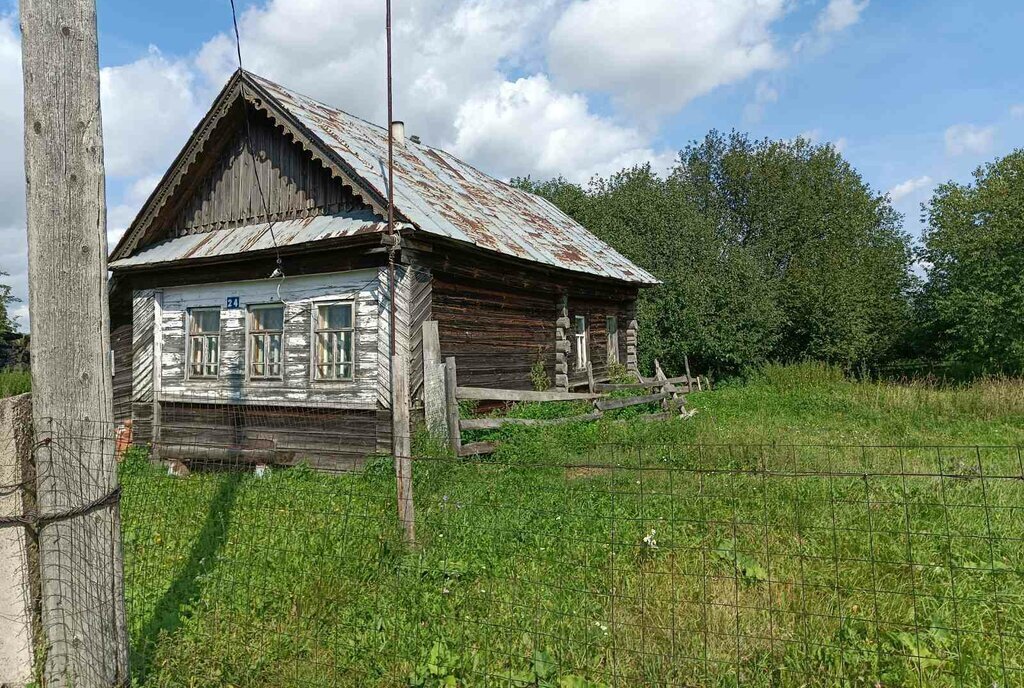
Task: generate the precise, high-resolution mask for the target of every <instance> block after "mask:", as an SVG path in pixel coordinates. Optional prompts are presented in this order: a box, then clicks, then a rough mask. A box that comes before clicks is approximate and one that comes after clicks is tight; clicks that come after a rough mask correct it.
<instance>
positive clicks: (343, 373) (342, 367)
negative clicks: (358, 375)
mask: <svg viewBox="0 0 1024 688" xmlns="http://www.w3.org/2000/svg"><path fill="white" fill-rule="evenodd" d="M338 377H341V378H350V377H352V364H351V363H339V364H338Z"/></svg>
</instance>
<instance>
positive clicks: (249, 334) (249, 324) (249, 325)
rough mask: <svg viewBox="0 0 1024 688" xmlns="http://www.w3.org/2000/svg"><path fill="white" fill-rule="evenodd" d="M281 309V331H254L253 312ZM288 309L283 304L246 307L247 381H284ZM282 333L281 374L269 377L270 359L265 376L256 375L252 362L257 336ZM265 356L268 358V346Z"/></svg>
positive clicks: (249, 305)
mask: <svg viewBox="0 0 1024 688" xmlns="http://www.w3.org/2000/svg"><path fill="white" fill-rule="evenodd" d="M271 309H280V311H281V329H280V330H253V312H254V311H258V310H271ZM287 315H288V314H287V309H286V308H285V304H283V303H280V302H278V303H250V304H246V306H245V379H246V380H256V381H263V380H271V381H274V380H284V366H285V336H284V335H285V326H286V325H287ZM273 333H280V335H281V359H280V362H279V363H278V365H280V366H281V372H280V373H279V374H278V375H267V374H266V367H267V366H269V365H270V359H269V357H267V358H266V360H265V361H264V363H263V365H264V374H263V375H256V374H255V373H254V371H253V365H254V363H253V360H252V341H253V337H254V336H255V335H263V336H264V337H265V336H266V335H267V334H273ZM263 353H264V356H267V351H266V344H264V347H263Z"/></svg>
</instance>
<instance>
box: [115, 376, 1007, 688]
mask: <svg viewBox="0 0 1024 688" xmlns="http://www.w3.org/2000/svg"><path fill="white" fill-rule="evenodd" d="M823 378H825V379H823ZM1020 389H1021V387H1020V383H1017V382H1011V381H987V382H984V383H981V384H979V385H976V386H974V387H971V388H962V389H948V390H944V389H938V388H935V387H925V386H920V387H910V388H899V389H897V388H887V387H884V386H875V385H869V384H856V383H848V382H846V381H845V380H843V379H842V378H840V377H835V376H834V375H832V373H830V372H825V373H820V374H819V373H813V371H808V370H803V369H800V370H792V371H790V372H787V371H785V370H778V369H769V370H766V371H762V373H760V374H759V375H757V376H755V377H754V378H752V379H751V380H750V381H749V382H748V384H746V385H744V386H736V387H724V388H722V389H721V390H718V391H715V392H710V393H704V394H694V395H692V396H691V402H692V404H693V406H695V407H697V408H699V409H700V413H699V414H698V416H697V417H695V418H694V419H693V420H691V421H688V422H669V423H657V424H644V423H639V422H637V421H635V420H629V419H628V418H627V419H625V420H624V421H623V422H614V421H613V420H608V421H602V422H601V423H593V424H589V425H581V426H575V427H560V428H556V429H552V430H548V431H544V432H540V431H537V430H535V429H522V428H517V429H514V430H503V431H501V432H500V433H495V434H492V437H493V436H497V437H499V438H500V439H501V440H502V441H503V444H502V447H501V449H500V451H499V453H498V455H497V456H495V457H493V458H491V459H489V460H487V461H481V462H468V461H464V460H461V461H460V460H454V459H436V460H428V459H423V460H420V461H417V462H416V464H415V479H414V484H415V499H416V517H417V534H418V541H419V546H418V548H416V549H415V550H411V551H410V550H407V549H406V548H405V547H404V546H403V545H402V544H401V541H400V537H399V535H398V532H397V529H396V519H395V513H394V511H395V508H394V498H395V495H394V491H395V480H394V476H393V473H392V471H391V467H390V464H389V462H387V461H385V460H376V461H374V462H372V463H371V465H370V466H369V468H368V469H367V470H366V471H365V472H364V473H362V474H358V475H344V476H325V475H318V474H315V473H312V472H311V471H308V470H305V469H301V468H300V469H290V470H280V471H274V472H272V474H271V475H270V476H269V477H267V478H262V479H260V478H256V477H255V476H253V475H251V474H247V475H239V474H232V473H196V474H193V475H192V476H191V477H189V478H187V479H177V478H170V477H167V476H165V475H164V474H163V473H162V472H161V471H160V470H159V469H158V468H156V467H153V466H151V465H149V464H148V462H147V461H146V459H145V457H144V456H141V455H133V456H131V457H129V458H128V459H127V460H126V461H125V462H124V463H123V465H122V478H123V483H124V497H123V516H124V543H125V558H126V583H127V596H128V602H129V609H128V614H129V632H130V638H131V643H132V648H133V656H132V663H133V670H134V673H135V676H136V681H137V682H138V683H139V684H141V685H146V686H178V685H181V686H219V685H234V686H264V685H273V686H307V685H316V686H320V685H323V686H334V685H341V686H408V685H424V686H434V685H438V686H439V685H459V686H477V685H493V686H568V687H570V688H571V687H574V686H600V685H621V686H634V685H665V684H670V685H692V686H737V685H749V686H766V687H767V686H875V685H883V686H897V685H907V684H913V685H918V684H919V680H920V682H921V684H923V685H940V686H946V685H948V686H968V685H971V686H973V685H1013V684H1016V683H1018V682H1020V681H1021V680H1022V677H1024V639H1022V638H1021V637H1020V636H1021V630H1020V629H1022V628H1024V577H1022V572H1024V548H1021V547H1020V542H1019V538H1020V533H1021V532H1024V508H1022V506H1021V505H1022V504H1024V481H1021V480H1019V479H1014V478H1013V477H1012V476H1020V475H1021V466H1020V455H1019V453H1018V452H1017V450H1015V449H1007V448H1003V449H997V448H988V449H971V448H964V449H955V448H946V449H942V450H937V449H934V448H927V447H926V446H924V445H930V444H938V443H943V444H951V443H952V444H962V445H969V444H976V443H985V444H993V443H1001V444H1009V443H1021V440H1022V438H1024V424H1022V421H1021V413H1020V408H1021V406H1020V404H1021V403H1022V402H1021V396H1020ZM1015 395H1016V396H1015ZM1014 399H1016V401H1014ZM1014 403H1016V404H1017V406H1016V407H1014V406H1013V404H1014ZM1014 409H1016V411H1014ZM576 411H578V409H574V408H571V407H569V406H566V407H562V408H561V412H562V413H575V412H576ZM514 412H515V413H517V414H519V415H533V416H536V415H538V414H541V413H547V412H549V411H546V410H543V409H538V408H536V407H529V406H523V407H518V408H517V409H515V411H514ZM624 415H626V414H624ZM919 424H921V425H922V426H923V427H918V425H919ZM958 429H959V434H958ZM794 439H797V440H798V441H805V442H814V443H823V444H833V445H834V444H836V443H843V444H850V443H864V444H875V445H882V444H894V443H896V444H904V445H906V444H913V445H919V446H917V447H909V448H908V447H903V448H898V449H886V448H874V449H867V450H861V449H859V448H855V447H850V448H840V447H837V446H832V447H829V448H823V447H816V448H796V447H788V446H772V445H771V443H773V442H776V443H784V442H786V441H787V440H788V441H794ZM740 440H742V442H743V443H744V444H746V445H751V444H757V443H762V442H763V443H767V444H768V447H767V448H765V447H757V446H755V447H751V446H747V447H739V446H735V445H734V446H720V445H722V443H726V444H728V443H736V442H739V441H740ZM608 442H612V443H614V446H612V445H608V444H607V443H608ZM602 443H605V444H602ZM645 443H646V445H647V448H645V449H641V448H640V447H641V446H642V445H644V444H645ZM695 443H703V444H702V445H700V446H698V445H696V444H695ZM565 464H571V465H570V466H569V467H566V465H565ZM762 468H769V469H772V470H773V471H775V472H774V473H773V474H766V473H765V472H763V471H760V470H758V469H762ZM940 476H945V477H940ZM952 476H956V477H952ZM980 476H987V478H986V479H984V480H983V479H981V477H980ZM997 476H1010V477H1005V478H1001V477H997ZM646 536H650V538H651V539H653V540H655V541H656V546H654V547H652V546H650V545H649V544H647V543H645V542H644V538H645V537H646Z"/></svg>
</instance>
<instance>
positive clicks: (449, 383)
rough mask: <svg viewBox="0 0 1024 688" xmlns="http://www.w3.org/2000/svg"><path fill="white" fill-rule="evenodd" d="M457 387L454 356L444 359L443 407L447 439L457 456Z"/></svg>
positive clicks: (459, 446) (459, 447) (459, 445)
mask: <svg viewBox="0 0 1024 688" xmlns="http://www.w3.org/2000/svg"><path fill="white" fill-rule="evenodd" d="M457 387H458V373H457V370H456V368H455V357H454V356H449V357H448V358H446V359H444V389H445V401H446V404H445V408H446V410H447V416H448V441H449V443H450V444H451V448H452V451H453V452H454V453H455V456H458V455H459V454H460V452H461V451H462V429H461V428H460V427H459V400H458V397H456V395H455V390H456V388H457Z"/></svg>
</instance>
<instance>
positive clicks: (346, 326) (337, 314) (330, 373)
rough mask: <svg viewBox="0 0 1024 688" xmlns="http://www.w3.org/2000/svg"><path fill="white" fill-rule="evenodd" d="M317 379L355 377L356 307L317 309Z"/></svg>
mask: <svg viewBox="0 0 1024 688" xmlns="http://www.w3.org/2000/svg"><path fill="white" fill-rule="evenodd" d="M315 334H316V368H315V372H314V378H315V379H317V380H351V379H352V375H353V359H354V356H353V346H354V343H355V342H354V334H353V330H352V304H351V303H331V304H325V305H323V306H317V307H316V333H315Z"/></svg>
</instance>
